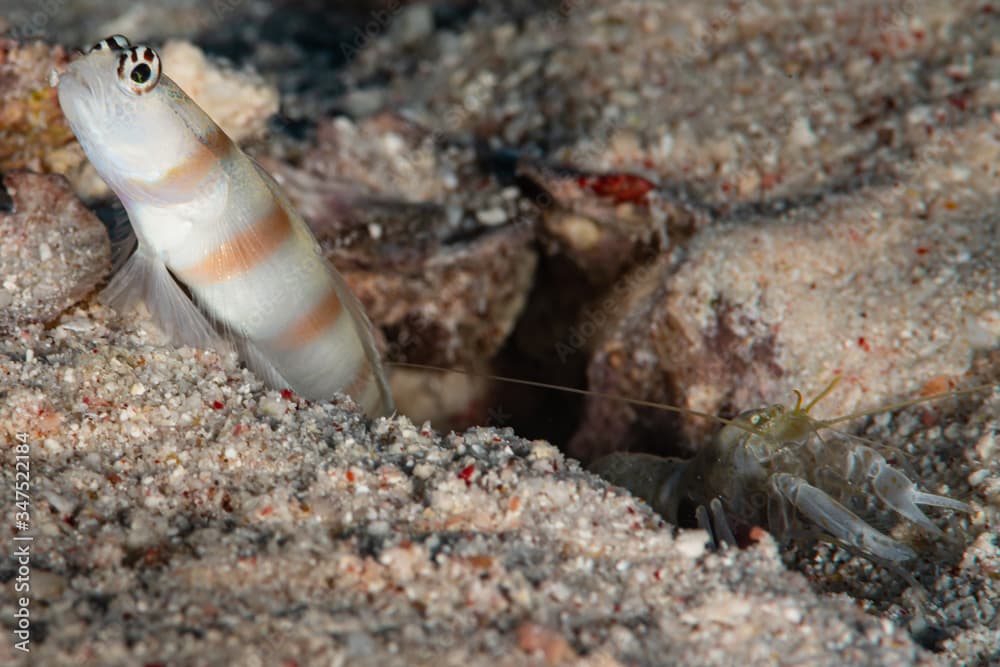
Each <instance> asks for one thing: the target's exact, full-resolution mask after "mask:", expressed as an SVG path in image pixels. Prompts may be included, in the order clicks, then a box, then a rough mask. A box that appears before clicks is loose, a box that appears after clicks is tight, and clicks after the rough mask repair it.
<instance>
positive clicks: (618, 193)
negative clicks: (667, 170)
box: [577, 174, 655, 204]
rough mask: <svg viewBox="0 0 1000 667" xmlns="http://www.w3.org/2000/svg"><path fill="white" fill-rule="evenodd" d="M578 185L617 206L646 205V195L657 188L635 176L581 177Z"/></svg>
mask: <svg viewBox="0 0 1000 667" xmlns="http://www.w3.org/2000/svg"><path fill="white" fill-rule="evenodd" d="M577 183H578V184H579V185H580V187H583V188H587V189H588V190H590V191H591V192H593V193H594V194H596V195H597V196H599V197H609V198H610V199H611V200H613V201H614V203H616V204H625V203H639V204H645V203H646V195H647V194H649V191H650V190H652V189H653V188H654V187H655V185H654V184H653V183H652V182H651V181H649V180H647V179H645V178H643V177H642V176H637V175H635V174H605V175H602V176H581V177H580V178H578V179H577Z"/></svg>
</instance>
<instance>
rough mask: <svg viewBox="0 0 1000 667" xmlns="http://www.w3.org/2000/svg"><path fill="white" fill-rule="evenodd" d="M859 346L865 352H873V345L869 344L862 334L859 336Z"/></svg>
mask: <svg viewBox="0 0 1000 667" xmlns="http://www.w3.org/2000/svg"><path fill="white" fill-rule="evenodd" d="M858 347H860V348H861V349H862V350H864V351H865V352H871V351H872V346H871V345H869V344H868V341H867V340H865V337H864V336H860V337H859V338H858Z"/></svg>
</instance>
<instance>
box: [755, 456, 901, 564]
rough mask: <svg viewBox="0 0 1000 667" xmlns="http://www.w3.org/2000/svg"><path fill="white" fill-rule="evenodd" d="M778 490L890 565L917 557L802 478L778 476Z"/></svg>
mask: <svg viewBox="0 0 1000 667" xmlns="http://www.w3.org/2000/svg"><path fill="white" fill-rule="evenodd" d="M771 484H772V486H773V488H774V490H775V491H776V492H777V493H778V494H780V495H781V497H782V498H784V499H785V500H787V501H788V502H789V503H790V504H791V505H792V506H793V507H794V508H795V509H797V510H798V511H799V512H800V513H801V514H802V515H803V516H805V517H806V518H807V519H809V520H810V521H812V522H813V523H814V524H815V525H816V526H818V527H820V528H822V529H823V530H825V531H826V532H827V533H829V534H830V535H831V536H833V537H834V538H835V539H837V540H839V541H841V542H843V543H844V544H847V545H849V546H853V547H857V548H858V549H860V550H861V551H863V552H866V553H870V554H872V555H874V556H876V557H878V558H882V559H883V560H886V561H889V562H899V561H905V560H909V559H911V558H914V557H915V556H916V555H917V554H916V552H915V551H914V550H913V549H911V548H910V547H908V546H906V545H905V544H903V543H902V542H899V541H897V540H894V539H892V538H891V537H889V536H888V535H886V534H884V533H882V532H880V531H878V530H876V529H875V528H872V527H871V526H870V525H868V523H866V522H865V521H864V520H862V519H861V517H859V516H858V515H856V514H855V513H854V512H852V511H851V510H849V509H847V508H846V507H844V506H843V505H841V504H840V503H839V502H837V501H836V500H834V499H833V498H832V497H830V496H829V495H827V494H826V493H825V492H824V491H821V490H820V489H818V488H816V487H815V486H813V485H812V484H810V483H808V482H807V481H805V480H804V479H802V478H800V477H796V476H794V475H789V474H787V473H776V474H774V475H773V476H772V477H771Z"/></svg>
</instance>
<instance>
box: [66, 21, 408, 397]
mask: <svg viewBox="0 0 1000 667" xmlns="http://www.w3.org/2000/svg"><path fill="white" fill-rule="evenodd" d="M52 78H53V85H58V89H59V90H58V92H59V104H60V106H61V107H62V110H63V113H64V114H65V116H66V119H67V120H68V121H69V125H70V128H71V129H72V130H73V133H74V134H75V135H76V137H77V139H78V140H79V141H80V145H81V146H82V147H83V150H84V152H85V153H86V154H87V157H88V158H89V160H90V162H91V163H92V164H93V165H94V167H95V168H96V169H97V171H98V173H99V174H100V175H101V177H102V178H103V179H104V180H105V181H106V182H107V184H108V185H109V186H110V187H111V189H112V190H113V191H114V192H115V194H117V195H118V197H119V198H120V199H121V201H122V204H123V205H124V207H125V210H126V211H127V212H128V215H129V218H130V220H131V223H132V227H133V228H134V230H135V233H136V237H137V240H138V248H137V250H136V252H135V253H134V254H133V255H132V257H131V258H129V260H128V262H127V263H126V264H125V265H124V267H123V268H122V270H121V271H119V272H118V273H117V274H116V275H115V276H114V278H113V279H112V280H111V283H110V284H109V285H108V287H107V288H106V290H105V292H104V294H103V295H102V298H103V299H104V300H105V301H106V302H108V303H109V304H110V305H111V306H113V307H114V308H116V309H117V310H119V311H121V310H124V309H127V308H129V307H131V306H132V305H134V304H135V303H137V302H138V301H140V300H141V301H144V302H145V304H146V307H147V309H148V310H149V311H150V313H151V314H152V315H153V317H154V319H155V320H156V322H157V324H158V325H159V326H160V327H161V328H162V329H163V330H164V331H165V333H167V334H168V335H170V336H171V338H172V339H173V340H174V341H175V342H177V343H179V344H189V345H193V346H199V347H207V346H213V345H215V344H217V343H218V342H219V338H218V335H219V333H220V332H221V333H222V334H223V335H224V336H225V337H226V338H228V339H229V340H230V341H232V343H233V344H234V345H235V347H236V349H237V350H238V351H239V353H240V356H241V358H242V359H243V360H244V361H245V362H246V364H247V366H248V367H249V368H250V369H251V370H253V371H254V372H255V373H256V374H257V375H258V376H259V377H261V378H262V379H263V380H264V381H265V382H266V383H267V384H268V385H270V386H272V387H274V388H290V389H292V390H293V391H295V392H296V393H297V394H299V395H300V396H302V397H304V398H308V399H314V400H323V399H329V398H332V397H333V394H334V393H335V392H338V391H342V392H345V393H347V394H349V395H351V396H352V397H353V398H354V399H355V401H357V403H358V404H359V405H360V406H361V407H362V408H363V409H364V410H365V411H366V412H367V413H368V414H370V415H373V416H374V415H381V414H386V413H389V412H392V410H393V403H392V397H391V395H390V393H389V389H388V385H387V383H386V380H385V376H384V373H383V370H382V365H381V362H380V360H379V356H378V352H377V351H376V348H375V344H374V338H373V335H372V331H371V324H370V323H369V322H368V319H367V317H366V316H365V314H364V312H363V311H362V309H361V305H360V304H359V303H358V301H357V299H356V298H355V297H354V295H352V294H351V292H350V290H349V288H348V287H347V285H346V284H345V283H344V281H343V279H342V278H341V277H340V275H339V274H337V273H336V271H334V270H333V268H332V267H330V266H329V265H328V264H327V262H326V261H325V260H324V259H323V257H322V255H321V254H320V250H319V245H318V243H317V242H316V239H315V238H314V237H313V235H312V233H311V232H310V231H309V229H308V227H307V226H306V224H305V222H304V221H303V220H302V218H301V217H300V216H299V215H298V214H297V213H296V212H295V211H294V210H293V209H292V207H291V205H290V204H289V202H288V199H287V198H286V197H285V195H284V193H282V191H281V189H280V188H279V186H278V184H277V183H276V182H275V181H274V179H273V178H271V176H270V175H269V174H268V173H267V172H265V171H264V170H263V169H262V168H261V167H260V166H259V165H258V164H257V163H256V162H254V161H253V160H252V159H251V158H250V157H249V156H247V155H246V154H245V153H243V151H241V150H240V149H239V148H238V147H237V146H236V145H235V144H234V143H233V142H232V140H230V138H229V137H227V136H226V134H225V133H224V132H223V131H222V130H221V129H220V128H219V126H218V125H216V124H215V122H214V121H213V120H212V119H211V118H209V117H208V115H206V114H205V112H204V111H202V110H201V109H200V108H199V107H198V105H196V104H195V103H194V102H193V101H192V100H191V98H190V97H188V96H187V95H186V94H185V93H184V91H182V90H181V89H180V88H179V87H178V86H177V85H176V84H175V83H174V82H173V81H171V80H170V78H169V77H167V76H166V75H164V74H163V73H162V72H161V63H160V57H159V55H157V53H156V51H154V50H153V49H152V48H150V47H148V46H143V45H135V46H133V45H131V44H130V43H129V41H128V40H127V39H126V38H124V37H122V36H121V35H115V36H112V37H109V38H107V39H104V40H102V41H100V42H98V43H97V44H95V45H94V46H93V47H91V48H90V49H89V50H88V51H87V52H86V53H81V54H79V56H78V57H76V59H74V60H73V61H72V62H70V63H69V65H68V66H67V68H66V70H65V71H63V72H61V73H55V72H54V73H53V77H52ZM189 294H190V297H189V296H188V295H189Z"/></svg>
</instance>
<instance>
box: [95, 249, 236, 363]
mask: <svg viewBox="0 0 1000 667" xmlns="http://www.w3.org/2000/svg"><path fill="white" fill-rule="evenodd" d="M100 300H101V302H102V303H105V304H107V305H109V306H111V307H112V308H114V309H115V310H116V311H118V312H119V313H121V314H124V313H127V312H128V311H130V310H132V309H134V308H135V307H136V306H138V305H139V303H144V304H145V305H146V309H147V310H148V311H149V314H150V315H151V316H152V318H153V321H154V322H155V323H156V325H157V327H159V328H160V330H162V331H163V333H164V334H166V335H167V336H168V337H169V338H170V340H171V342H173V343H174V344H175V345H190V346H192V347H201V348H209V349H216V350H218V351H219V352H220V353H224V352H226V351H228V350H229V349H230V347H229V345H228V344H227V343H226V341H225V339H224V338H223V337H222V336H221V335H220V334H219V332H218V331H217V330H216V328H215V326H214V325H213V324H212V322H211V321H210V320H209V319H208V317H206V315H205V314H204V313H203V312H202V311H201V310H199V309H198V306H196V305H195V303H194V302H193V301H192V300H191V297H190V296H188V294H187V293H186V292H185V291H184V289H183V288H182V287H181V286H180V284H178V282H177V280H176V279H174V276H173V275H172V274H171V273H170V270H169V269H168V268H167V265H166V264H164V263H163V261H162V260H160V259H158V258H156V257H154V256H153V255H151V254H150V253H149V252H148V251H145V249H144V248H143V247H142V244H140V245H139V248H138V249H137V250H136V251H135V253H133V254H132V256H131V257H129V258H128V260H127V261H126V262H125V265H124V266H122V268H121V270H119V271H118V273H116V274H115V276H114V277H113V278H112V279H111V282H110V283H108V286H107V287H105V288H104V291H103V292H101V295H100Z"/></svg>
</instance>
